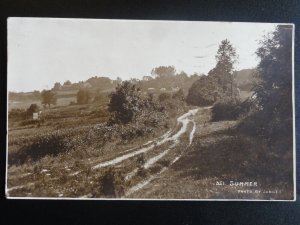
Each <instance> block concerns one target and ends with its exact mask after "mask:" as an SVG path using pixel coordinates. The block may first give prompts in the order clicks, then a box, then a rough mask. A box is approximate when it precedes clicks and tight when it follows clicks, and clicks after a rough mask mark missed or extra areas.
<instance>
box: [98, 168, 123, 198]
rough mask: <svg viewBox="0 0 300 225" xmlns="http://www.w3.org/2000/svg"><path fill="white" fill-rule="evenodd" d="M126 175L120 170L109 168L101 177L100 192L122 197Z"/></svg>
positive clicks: (109, 195) (107, 195)
mask: <svg viewBox="0 0 300 225" xmlns="http://www.w3.org/2000/svg"><path fill="white" fill-rule="evenodd" d="M124 182H125V176H124V174H123V172H121V171H120V170H116V169H112V168H109V169H107V170H105V171H104V173H103V175H102V176H101V177H100V179H99V184H100V192H101V194H103V195H104V196H105V197H111V198H115V197H121V196H123V195H124Z"/></svg>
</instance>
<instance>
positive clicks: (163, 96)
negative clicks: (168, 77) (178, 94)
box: [158, 93, 172, 102]
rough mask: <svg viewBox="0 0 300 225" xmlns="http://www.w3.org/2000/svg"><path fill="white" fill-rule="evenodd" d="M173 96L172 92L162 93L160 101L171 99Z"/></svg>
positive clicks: (159, 97)
mask: <svg viewBox="0 0 300 225" xmlns="http://www.w3.org/2000/svg"><path fill="white" fill-rule="evenodd" d="M171 97H172V95H171V94H170V93H161V94H160V95H159V96H158V100H159V101H160V102H164V101H166V100H168V99H170V98H171Z"/></svg>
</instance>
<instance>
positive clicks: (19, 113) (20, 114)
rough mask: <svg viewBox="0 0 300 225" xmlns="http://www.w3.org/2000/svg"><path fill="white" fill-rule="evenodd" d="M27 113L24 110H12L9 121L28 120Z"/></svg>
mask: <svg viewBox="0 0 300 225" xmlns="http://www.w3.org/2000/svg"><path fill="white" fill-rule="evenodd" d="M26 115H27V113H26V111H25V110H24V109H11V110H10V111H9V113H8V118H9V119H15V120H22V119H25V118H26Z"/></svg>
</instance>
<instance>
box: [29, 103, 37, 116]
mask: <svg viewBox="0 0 300 225" xmlns="http://www.w3.org/2000/svg"><path fill="white" fill-rule="evenodd" d="M38 111H39V106H38V105H37V104H31V105H30V106H29V108H28V109H27V114H28V116H32V113H36V112H38Z"/></svg>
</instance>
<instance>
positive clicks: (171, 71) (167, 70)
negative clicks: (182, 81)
mask: <svg viewBox="0 0 300 225" xmlns="http://www.w3.org/2000/svg"><path fill="white" fill-rule="evenodd" d="M175 73H176V70H175V67H174V66H159V67H156V68H154V69H152V71H151V74H152V76H154V77H160V78H162V77H168V76H174V75H175Z"/></svg>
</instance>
